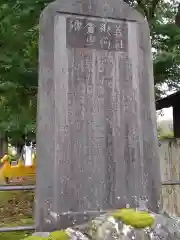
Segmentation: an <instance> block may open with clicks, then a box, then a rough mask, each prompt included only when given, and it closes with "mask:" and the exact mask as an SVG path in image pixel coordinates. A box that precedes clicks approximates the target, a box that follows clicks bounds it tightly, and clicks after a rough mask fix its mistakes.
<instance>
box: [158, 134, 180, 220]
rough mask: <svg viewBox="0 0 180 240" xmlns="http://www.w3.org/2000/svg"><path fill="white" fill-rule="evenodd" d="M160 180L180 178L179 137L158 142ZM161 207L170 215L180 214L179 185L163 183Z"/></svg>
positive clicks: (176, 179) (166, 180)
mask: <svg viewBox="0 0 180 240" xmlns="http://www.w3.org/2000/svg"><path fill="white" fill-rule="evenodd" d="M159 153H160V169H161V180H162V182H168V181H178V180H180V139H166V140H162V141H160V143H159ZM161 207H162V209H163V210H164V211H166V212H167V213H169V214H170V215H175V216H180V185H163V186H162V195H161Z"/></svg>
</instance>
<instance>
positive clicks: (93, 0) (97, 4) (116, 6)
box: [40, 0, 147, 24]
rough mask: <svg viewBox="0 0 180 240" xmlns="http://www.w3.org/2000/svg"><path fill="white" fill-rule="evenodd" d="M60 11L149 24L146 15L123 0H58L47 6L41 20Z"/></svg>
mask: <svg viewBox="0 0 180 240" xmlns="http://www.w3.org/2000/svg"><path fill="white" fill-rule="evenodd" d="M58 13H62V14H74V15H84V16H89V17H100V18H112V19H117V20H118V19H123V20H127V21H136V22H139V23H144V24H147V22H146V20H145V18H144V16H143V15H142V14H140V13H139V12H138V11H137V10H135V9H133V8H132V7H130V6H129V5H128V4H127V3H125V2H123V1H122V0H56V1H54V2H52V3H50V4H48V5H47V6H46V8H45V9H44V10H43V12H42V14H41V18H40V20H43V18H44V17H45V18H46V17H47V15H49V16H55V15H57V14H58Z"/></svg>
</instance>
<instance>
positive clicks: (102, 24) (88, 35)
mask: <svg viewBox="0 0 180 240" xmlns="http://www.w3.org/2000/svg"><path fill="white" fill-rule="evenodd" d="M66 25H67V29H66V32H67V44H68V45H69V46H70V47H74V48H83V47H84V48H91V49H103V50H111V51H112V50H115V51H126V50H127V41H126V39H127V23H126V22H125V21H108V20H107V19H106V20H104V21H103V20H97V19H96V20H92V19H89V18H78V17H76V18H72V17H71V18H67V23H66Z"/></svg>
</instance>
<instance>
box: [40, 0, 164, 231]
mask: <svg viewBox="0 0 180 240" xmlns="http://www.w3.org/2000/svg"><path fill="white" fill-rule="evenodd" d="M153 86H154V85H153V70H152V57H151V44H150V35H149V28H148V24H147V22H146V20H145V19H144V17H143V16H141V15H140V14H139V13H138V12H137V11H136V10H134V9H132V8H130V7H129V6H128V5H127V4H125V3H124V2H122V1H120V0H59V1H58V0H57V1H55V2H53V3H51V4H49V5H48V6H47V7H46V9H45V10H44V11H43V13H42V15H41V20H40V43H39V93H38V126H37V190H36V226H37V230H38V231H51V230H54V229H59V228H62V227H67V226H69V225H72V224H74V223H76V224H79V223H82V222H83V221H84V220H86V219H88V218H90V217H94V215H96V214H98V213H99V212H100V211H102V212H103V211H106V210H109V209H113V208H121V207H126V206H127V205H129V206H131V207H135V206H137V204H138V201H139V199H140V198H141V197H145V198H146V199H147V207H148V208H149V209H151V210H153V211H155V212H156V211H157V210H158V199H159V189H160V178H159V173H160V172H159V159H158V144H157V136H156V116H155V101H154V90H153Z"/></svg>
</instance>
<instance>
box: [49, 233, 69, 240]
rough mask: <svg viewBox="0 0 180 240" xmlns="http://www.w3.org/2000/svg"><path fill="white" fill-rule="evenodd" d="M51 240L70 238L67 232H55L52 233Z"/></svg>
mask: <svg viewBox="0 0 180 240" xmlns="http://www.w3.org/2000/svg"><path fill="white" fill-rule="evenodd" d="M49 237H50V239H51V238H52V240H68V239H69V236H68V234H67V233H66V232H65V231H55V232H52V233H50V236H49Z"/></svg>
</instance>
